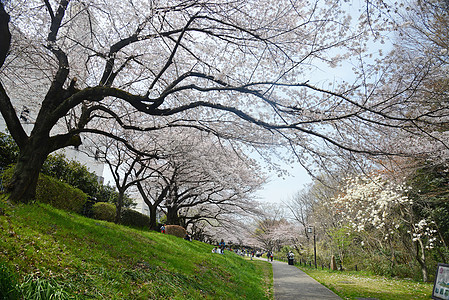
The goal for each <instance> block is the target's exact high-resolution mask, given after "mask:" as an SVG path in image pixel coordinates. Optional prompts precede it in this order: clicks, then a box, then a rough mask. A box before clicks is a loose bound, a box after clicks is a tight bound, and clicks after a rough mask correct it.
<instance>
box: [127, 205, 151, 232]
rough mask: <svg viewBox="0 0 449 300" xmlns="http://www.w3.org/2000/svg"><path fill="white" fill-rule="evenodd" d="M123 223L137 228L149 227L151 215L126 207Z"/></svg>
mask: <svg viewBox="0 0 449 300" xmlns="http://www.w3.org/2000/svg"><path fill="white" fill-rule="evenodd" d="M121 224H122V225H126V226H132V227H137V228H148V227H149V224H150V217H148V216H147V215H144V214H142V213H140V212H138V211H135V210H132V209H125V210H124V211H123V212H122V219H121Z"/></svg>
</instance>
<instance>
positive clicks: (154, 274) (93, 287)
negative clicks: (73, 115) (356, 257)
mask: <svg viewBox="0 0 449 300" xmlns="http://www.w3.org/2000/svg"><path fill="white" fill-rule="evenodd" d="M4 208H5V209H6V210H7V212H6V214H3V215H0V226H1V227H2V228H7V229H8V230H2V231H0V249H1V251H0V260H8V263H9V264H10V265H11V266H13V267H14V269H15V270H17V272H18V276H19V278H24V277H26V276H27V275H31V274H34V275H35V276H34V277H33V278H35V279H36V278H37V275H38V274H39V276H38V277H39V278H40V283H42V285H46V284H44V283H43V281H44V280H45V281H48V282H49V283H50V284H51V285H52V286H56V284H55V282H56V283H57V286H59V288H63V289H64V291H65V292H66V293H67V294H69V295H70V296H71V298H72V299H73V298H75V297H76V298H80V299H173V300H181V299H182V300H195V299H269V296H266V295H267V293H266V292H267V290H270V288H269V282H268V283H267V282H266V281H265V274H266V273H268V271H269V269H270V265H269V264H268V263H266V262H261V261H253V262H251V261H249V260H244V259H243V258H241V257H240V256H237V255H234V254H232V253H229V255H225V256H221V255H220V256H219V257H218V256H216V255H213V254H212V253H211V249H212V246H211V245H208V244H204V243H200V242H197V241H192V242H187V241H184V240H183V239H178V238H177V237H174V236H171V235H167V234H165V235H163V234H160V233H156V232H151V231H146V230H145V231H143V230H137V229H133V228H129V227H126V226H121V225H116V224H114V223H106V222H99V221H97V220H92V219H89V218H86V217H83V216H80V215H76V214H69V213H67V212H64V211H62V210H58V209H55V208H53V207H51V206H49V205H44V204H39V205H16V206H14V207H9V208H8V206H6V207H4ZM10 232H14V234H11V233H10ZM262 265H263V267H262ZM263 270H265V271H263ZM27 278H29V277H27ZM268 281H269V280H268ZM271 289H272V287H271ZM271 299H272V298H271Z"/></svg>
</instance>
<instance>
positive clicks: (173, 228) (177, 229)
mask: <svg viewBox="0 0 449 300" xmlns="http://www.w3.org/2000/svg"><path fill="white" fill-rule="evenodd" d="M165 233H167V234H171V235H174V236H177V237H180V238H184V237H185V236H186V234H187V230H185V228H184V227H182V226H179V225H166V226H165Z"/></svg>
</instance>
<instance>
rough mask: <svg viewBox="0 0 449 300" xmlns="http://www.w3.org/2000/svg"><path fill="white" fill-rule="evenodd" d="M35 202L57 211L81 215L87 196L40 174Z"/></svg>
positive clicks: (78, 190)
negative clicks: (61, 210)
mask: <svg viewBox="0 0 449 300" xmlns="http://www.w3.org/2000/svg"><path fill="white" fill-rule="evenodd" d="M36 200H37V201H38V202H42V203H48V204H50V205H51V206H53V207H56V208H59V209H63V210H67V211H72V212H75V213H81V212H82V210H83V206H84V204H85V203H86V201H87V194H85V193H83V191H81V190H80V189H77V188H74V187H72V186H70V185H69V184H67V183H64V182H61V181H58V180H57V179H55V178H52V177H50V176H47V175H43V174H40V175H39V181H38V182H37V189H36Z"/></svg>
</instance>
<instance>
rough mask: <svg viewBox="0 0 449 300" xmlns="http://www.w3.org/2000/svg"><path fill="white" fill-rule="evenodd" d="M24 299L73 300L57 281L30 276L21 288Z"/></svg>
mask: <svg viewBox="0 0 449 300" xmlns="http://www.w3.org/2000/svg"><path fill="white" fill-rule="evenodd" d="M19 289H20V291H21V293H22V296H23V297H24V299H33V300H41V299H42V300H53V299H54V300H66V299H71V297H70V295H69V294H68V293H67V292H65V291H64V287H63V286H61V285H60V284H58V283H57V282H56V281H55V280H52V279H45V278H40V277H36V278H35V277H33V276H32V275H28V276H26V277H25V278H24V280H23V282H22V283H21V284H20V287H19Z"/></svg>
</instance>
